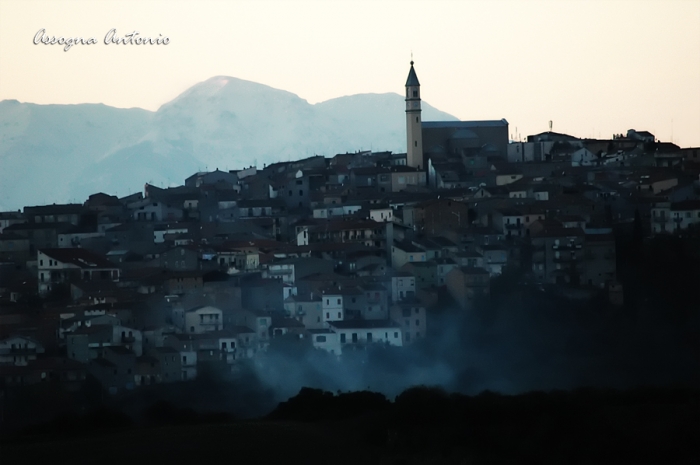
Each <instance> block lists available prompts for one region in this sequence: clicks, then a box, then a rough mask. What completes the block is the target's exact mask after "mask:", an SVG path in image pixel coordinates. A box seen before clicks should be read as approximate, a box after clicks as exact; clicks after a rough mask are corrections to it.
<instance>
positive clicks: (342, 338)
mask: <svg viewBox="0 0 700 465" xmlns="http://www.w3.org/2000/svg"><path fill="white" fill-rule="evenodd" d="M340 342H341V343H342V344H345V333H341V334H340Z"/></svg>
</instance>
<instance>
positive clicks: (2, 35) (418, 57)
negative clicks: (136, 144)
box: [0, 0, 700, 150]
mask: <svg viewBox="0 0 700 465" xmlns="http://www.w3.org/2000/svg"><path fill="white" fill-rule="evenodd" d="M112 28H116V30H117V35H118V36H123V35H124V34H127V33H130V32H132V31H134V30H136V31H138V32H139V33H140V35H141V36H145V37H159V35H160V34H162V36H163V37H166V36H167V37H168V38H169V39H170V43H169V44H168V45H147V46H143V45H141V46H138V45H114V44H111V45H105V44H104V42H103V41H104V38H105V35H106V34H107V32H108V31H109V30H110V29H112ZM40 29H45V30H46V35H48V36H57V37H60V36H63V37H83V38H85V39H88V38H90V37H94V38H95V39H96V40H97V42H98V43H97V44H96V45H80V44H79V45H75V46H73V47H72V48H71V49H70V50H68V51H67V52H64V50H63V47H62V46H59V45H43V44H39V45H34V44H33V40H34V37H35V34H36V33H37V32H38V31H39V30H40ZM411 53H413V58H414V60H415V67H416V72H417V74H418V78H419V80H420V83H421V93H422V97H423V99H424V100H425V101H427V102H429V103H430V104H431V105H433V106H435V107H437V108H438V109H440V110H442V111H446V112H448V113H451V114H453V115H454V116H456V117H458V118H460V119H462V120H478V119H500V118H506V119H507V120H508V122H509V123H510V132H511V135H513V136H517V133H519V134H520V136H521V137H525V136H526V135H528V134H535V133H538V132H542V131H546V130H548V124H549V121H550V120H551V121H553V129H554V131H557V132H566V133H569V134H572V135H575V136H579V137H602V138H609V137H611V136H612V134H613V133H620V132H626V131H627V129H630V128H634V129H637V130H648V131H650V132H652V133H653V134H655V135H656V136H657V138H659V139H661V140H663V141H670V140H673V142H675V143H677V144H679V145H681V146H682V147H688V146H694V147H698V146H700V0H663V1H653V0H632V1H626V0H587V1H574V0H555V1H535V0H527V1H526V0H490V1H477V0H471V1H469V0H465V1H448V0H444V1H438V0H430V1H422V0H413V1H412V0H404V1H389V0H375V1H364V0H355V1H320V0H318V1H293V0H285V1H277V0H262V1H261V0H258V1H254V2H253V1H242V0H231V1H216V0H208V1H207V0H199V1H186V0H179V1H177V0H168V1H158V0H145V1H135V0H133V1H123V0H122V1H77V0H76V1H69V0H64V1H61V0H55V1H46V0H43V1H31V0H0V100H3V99H17V100H19V101H21V102H33V103H40V104H50V103H61V104H75V103H87V102H89V103H104V104H107V105H111V106H115V107H122V108H129V107H140V108H145V109H148V110H156V109H158V107H159V106H160V105H162V104H164V103H166V102H168V101H169V100H171V99H173V98H174V97H176V96H177V95H178V94H180V93H181V92H183V91H184V90H186V89H187V88H188V87H190V86H192V85H193V84H195V83H197V82H201V81H204V80H206V79H208V78H210V77H212V76H218V75H227V76H233V77H237V78H241V79H247V80H251V81H255V82H259V83H262V84H266V85H269V86H272V87H275V88H278V89H284V90H287V91H289V92H292V93H294V94H297V95H299V96H300V97H301V98H304V99H306V100H308V101H309V102H310V103H317V102H320V101H324V100H327V99H331V98H334V97H340V96H343V95H351V94H357V93H385V92H396V93H399V94H402V93H403V91H404V87H403V86H404V84H405V81H406V76H407V74H408V69H409V61H410V59H411ZM399 111H402V109H400V110H399ZM516 131H517V133H516ZM354 149H355V148H354V147H348V150H354Z"/></svg>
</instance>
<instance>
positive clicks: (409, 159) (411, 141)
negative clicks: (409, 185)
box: [406, 52, 423, 170]
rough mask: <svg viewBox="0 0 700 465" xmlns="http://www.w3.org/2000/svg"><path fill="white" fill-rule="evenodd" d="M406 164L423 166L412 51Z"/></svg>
mask: <svg viewBox="0 0 700 465" xmlns="http://www.w3.org/2000/svg"><path fill="white" fill-rule="evenodd" d="M406 164H407V165H408V166H412V167H414V168H418V169H419V170H420V169H422V168H423V128H422V123H421V101H420V82H418V76H417V75H416V70H415V69H414V68H413V52H411V69H410V70H409V71H408V79H406Z"/></svg>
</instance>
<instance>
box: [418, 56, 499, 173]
mask: <svg viewBox="0 0 700 465" xmlns="http://www.w3.org/2000/svg"><path fill="white" fill-rule="evenodd" d="M507 155H508V121H506V120H505V119H501V120H487V121H422V119H421V98H420V83H419V81H418V76H417V75H416V70H415V69H414V67H413V61H411V69H410V70H409V72H408V79H407V80H406V164H407V165H408V166H411V167H414V168H417V169H418V170H420V171H428V178H429V179H432V178H434V173H431V171H432V170H434V166H435V165H438V164H441V163H455V162H458V163H460V164H462V165H463V166H464V172H465V176H466V177H467V178H469V177H472V178H473V179H474V182H476V181H480V180H481V178H482V176H481V174H483V173H481V172H480V171H483V170H484V169H487V167H488V165H489V164H488V162H487V159H488V158H490V157H495V158H502V159H503V160H506V159H507Z"/></svg>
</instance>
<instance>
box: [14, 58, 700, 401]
mask: <svg viewBox="0 0 700 465" xmlns="http://www.w3.org/2000/svg"><path fill="white" fill-rule="evenodd" d="M418 86H419V84H418V80H417V77H416V76H415V72H414V70H413V67H411V74H410V75H409V80H408V81H407V85H406V88H407V94H406V95H407V98H406V101H407V113H406V114H407V137H408V140H407V147H408V148H409V150H408V151H407V153H404V154H394V153H390V152H368V151H365V152H356V153H345V154H339V155H336V156H334V157H330V158H327V157H324V156H314V157H310V158H306V159H302V160H298V161H290V162H282V163H275V164H271V165H269V166H264V167H263V168H262V169H259V168H257V167H255V166H253V167H248V168H245V169H242V170H232V171H220V170H218V169H217V170H214V171H211V172H200V173H195V174H193V175H192V176H190V177H188V178H187V179H185V182H184V185H182V186H180V187H174V188H166V189H164V188H159V187H157V186H153V185H149V184H146V185H145V187H144V190H143V192H139V193H136V194H132V195H129V196H126V197H122V198H117V197H116V196H113V195H108V194H105V193H97V194H94V195H91V196H90V197H89V198H88V199H87V200H86V201H85V202H84V203H82V204H63V205H56V204H54V205H43V206H28V207H25V208H24V209H23V211H17V212H1V213H0V386H3V387H8V386H15V385H24V384H32V383H41V382H44V381H48V380H54V381H56V382H59V383H61V384H62V385H63V386H64V387H66V388H71V389H73V388H77V387H78V386H79V385H80V383H81V382H83V381H84V380H85V379H86V377H88V376H92V377H94V378H96V379H97V380H99V382H100V383H101V384H102V386H103V387H104V388H105V389H107V390H109V391H111V392H118V391H120V390H124V389H133V388H136V387H138V386H142V385H150V384H157V383H168V382H179V381H183V380H190V379H193V378H196V377H197V376H198V373H199V372H201V370H202V368H203V367H204V366H211V365H215V366H217V367H218V369H222V370H229V371H232V372H235V371H236V370H238V368H239V367H240V364H241V362H242V361H245V360H250V359H255V358H256V357H257V356H258V354H260V353H263V352H265V351H266V350H268V347H269V345H270V344H271V341H273V340H274V339H275V338H277V337H291V338H296V339H300V340H304V341H305V342H307V343H308V344H309V345H310V346H313V347H315V348H317V349H319V350H325V351H328V352H329V353H331V354H334V355H337V356H340V355H341V354H342V353H344V352H346V351H348V350H357V349H362V348H364V347H366V346H367V345H368V344H374V343H381V344H390V345H393V346H407V345H410V344H413V343H415V342H416V341H420V340H421V339H422V338H425V337H426V334H427V332H428V328H429V327H430V322H431V314H432V312H433V311H434V310H435V309H436V308H437V307H439V306H440V305H443V304H444V302H445V301H446V300H445V299H447V301H451V302H454V306H455V307H456V308H459V309H461V311H464V312H469V311H472V310H473V309H474V308H476V307H479V306H480V305H482V304H484V303H486V302H488V301H489V299H490V295H491V283H492V281H493V280H494V279H498V277H499V276H501V275H503V274H506V273H510V272H513V273H519V274H520V276H521V277H522V281H523V282H524V283H531V284H534V285H537V286H542V285H552V286H554V287H560V288H562V289H564V288H566V289H574V290H583V291H587V292H589V293H600V292H604V293H606V295H608V296H609V298H610V300H611V302H613V303H618V304H619V303H620V299H621V295H622V293H621V288H620V284H619V282H618V279H617V272H616V246H615V238H614V234H613V231H614V228H619V227H622V228H624V227H630V228H631V227H632V225H633V224H634V223H635V221H637V222H640V221H641V225H642V226H643V228H644V230H645V234H646V235H647V236H649V235H656V234H697V233H698V231H699V230H700V149H698V148H690V149H681V148H679V147H678V146H675V145H674V144H669V143H661V142H658V141H657V140H656V139H655V137H654V136H653V135H651V134H649V133H647V132H638V131H634V130H630V131H628V132H627V134H626V135H624V136H623V135H616V136H615V137H613V138H612V139H610V140H586V139H578V138H575V137H573V136H568V135H565V134H558V133H554V132H551V131H550V132H545V133H542V134H538V135H534V136H530V137H528V139H527V142H511V143H508V140H507V128H508V125H507V122H506V121H505V120H501V121H477V122H444V123H440V122H438V123H435V122H431V123H422V122H421V121H420V115H419V112H420V94H419V93H418ZM416 104H417V105H416ZM416 131H421V132H420V133H418V134H417V133H416ZM419 142H420V143H419ZM635 219H636V220H635Z"/></svg>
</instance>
